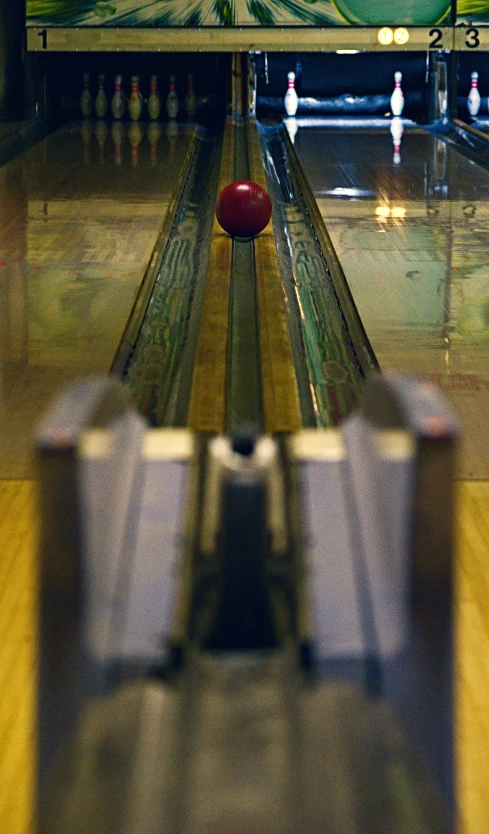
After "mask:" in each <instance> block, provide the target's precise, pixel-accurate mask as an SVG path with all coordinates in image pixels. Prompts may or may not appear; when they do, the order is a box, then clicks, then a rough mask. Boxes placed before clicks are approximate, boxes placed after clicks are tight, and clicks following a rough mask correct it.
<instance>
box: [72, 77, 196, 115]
mask: <svg viewBox="0 0 489 834" xmlns="http://www.w3.org/2000/svg"><path fill="white" fill-rule="evenodd" d="M169 82H170V83H169V90H168V94H167V96H166V112H167V115H168V118H169V119H176V118H177V115H178V111H179V109H180V103H179V100H178V95H177V93H176V90H175V76H174V75H170V79H169ZM143 105H144V102H143V96H142V94H141V90H140V88H139V76H137V75H133V76H132V78H131V93H130V95H129V98H127V96H126V94H125V92H124V90H123V88H122V76H121V75H116V76H115V77H114V92H113V95H112V98H111V100H110V109H111V112H112V116H113V117H114V119H122V117H123V115H124V113H125V111H126V107H127V111H128V114H129V118H130V119H131V120H132V121H134V122H137V121H138V120H139V119H140V118H141V114H142V112H143ZM184 106H185V113H186V114H187V118H189V119H193V117H194V116H195V111H196V109H197V98H196V95H195V91H194V78H193V75H189V76H188V88H187V93H186V95H185V101H184ZM146 107H147V111H148V116H149V118H150V119H151V120H154V121H156V120H157V119H158V118H159V115H160V112H161V98H160V93H159V91H158V76H156V75H152V76H151V79H150V93H149V96H148V99H147V101H146ZM80 109H81V112H82V116H85V117H87V116H90V115H91V113H92V109H94V110H95V113H96V115H97V116H98V118H99V119H103V118H105V116H106V115H107V113H108V110H109V101H108V98H107V94H106V92H105V76H104V75H99V77H98V90H97V94H96V96H95V100H93V99H92V94H91V92H90V76H89V75H88V73H85V74H84V76H83V91H82V94H81V98H80Z"/></svg>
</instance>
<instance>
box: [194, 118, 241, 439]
mask: <svg viewBox="0 0 489 834" xmlns="http://www.w3.org/2000/svg"><path fill="white" fill-rule="evenodd" d="M233 180H234V126H233V124H232V123H231V122H227V123H226V127H225V130H224V139H223V150H222V158H221V167H220V171H219V184H218V193H220V192H221V191H222V189H223V188H224V187H225V186H226V185H228V183H230V182H232V181H233ZM232 258H233V242H232V239H231V238H230V237H229V235H227V234H226V233H225V232H224V231H223V229H222V228H221V226H220V225H219V223H218V222H217V219H216V218H215V217H214V225H213V227H212V237H211V247H210V254H209V265H208V268H207V278H206V285H205V294H204V304H203V308H202V318H201V325H200V330H199V340H198V343H197V352H196V356H195V364H194V374H193V379H192V392H191V396H190V405H189V414H188V420H187V422H188V426H189V428H191V429H194V430H195V431H205V432H223V431H224V421H225V415H226V400H225V397H226V369H227V344H228V331H229V289H230V281H231V263H232Z"/></svg>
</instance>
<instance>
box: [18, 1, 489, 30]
mask: <svg viewBox="0 0 489 834" xmlns="http://www.w3.org/2000/svg"><path fill="white" fill-rule="evenodd" d="M460 4H461V5H462V6H463V5H464V3H463V0H461V3H460ZM465 5H466V6H467V7H468V6H469V5H470V6H471V7H475V6H480V7H481V8H482V9H483V10H485V14H486V16H489V0H485V1H484V2H483V1H482V0H479V2H478V0H465ZM449 12H450V2H449V0H396V2H394V3H393V2H392V0H95V1H94V0H27V24H28V25H31V26H39V25H42V26H287V25H296V26H297V25H300V26H304V25H305V26H338V25H340V26H344V25H347V24H352V25H362V24H363V25H369V24H370V25H379V24H380V25H382V24H392V25H399V24H405V25H409V24H418V25H424V26H429V25H430V24H434V23H439V22H441V21H443V20H446V22H448V16H449Z"/></svg>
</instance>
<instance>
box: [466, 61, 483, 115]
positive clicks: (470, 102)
mask: <svg viewBox="0 0 489 834" xmlns="http://www.w3.org/2000/svg"><path fill="white" fill-rule="evenodd" d="M478 81H479V73H478V72H471V73H470V92H469V94H468V96H467V108H468V111H469V113H470V115H471V116H472V117H475V116H477V113H478V112H479V109H480V106H481V97H480V93H479V90H478V89H477V82H478Z"/></svg>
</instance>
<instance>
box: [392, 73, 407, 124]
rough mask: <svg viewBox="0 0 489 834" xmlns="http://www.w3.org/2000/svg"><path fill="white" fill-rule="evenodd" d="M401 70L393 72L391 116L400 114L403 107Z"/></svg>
mask: <svg viewBox="0 0 489 834" xmlns="http://www.w3.org/2000/svg"><path fill="white" fill-rule="evenodd" d="M401 81H402V72H399V71H398V72H395V73H394V82H395V87H394V92H393V93H392V95H391V112H392V115H393V116H400V115H401V113H402V111H403V109H404V94H403V92H402V90H401Z"/></svg>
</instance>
